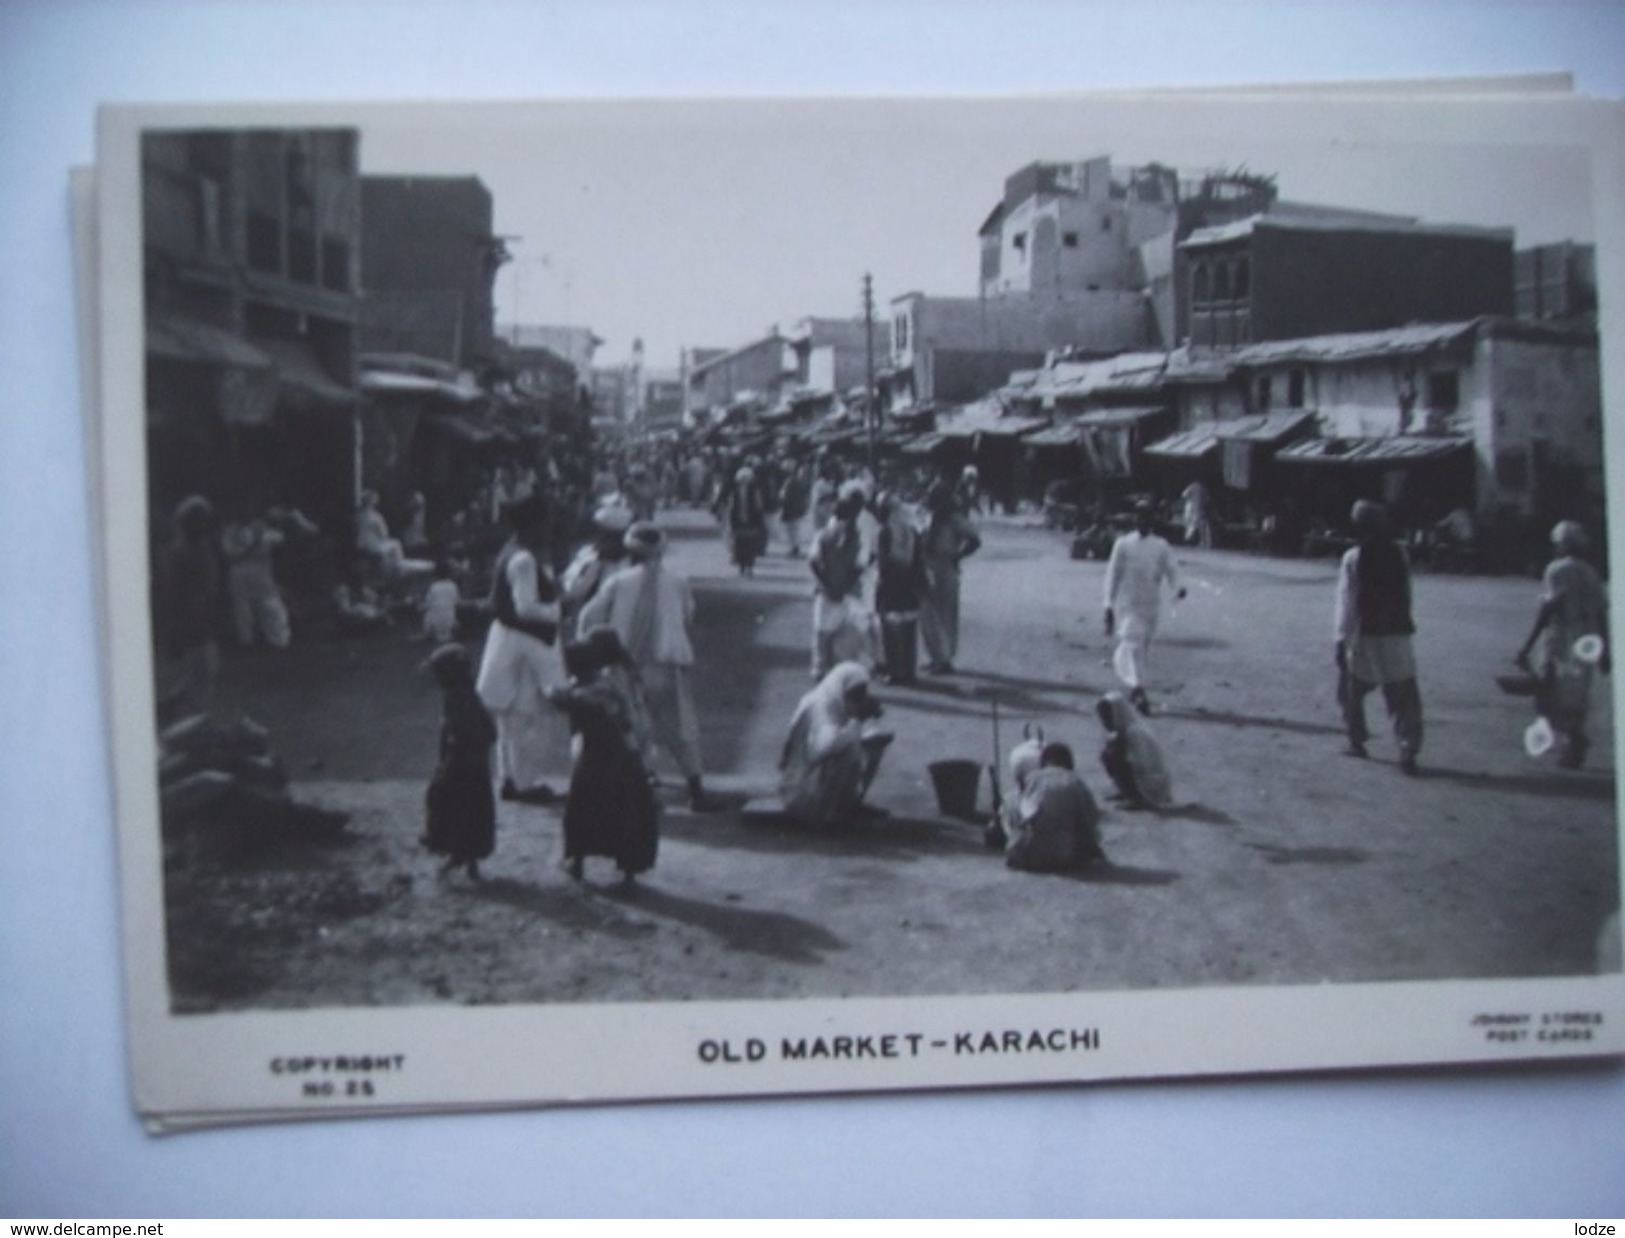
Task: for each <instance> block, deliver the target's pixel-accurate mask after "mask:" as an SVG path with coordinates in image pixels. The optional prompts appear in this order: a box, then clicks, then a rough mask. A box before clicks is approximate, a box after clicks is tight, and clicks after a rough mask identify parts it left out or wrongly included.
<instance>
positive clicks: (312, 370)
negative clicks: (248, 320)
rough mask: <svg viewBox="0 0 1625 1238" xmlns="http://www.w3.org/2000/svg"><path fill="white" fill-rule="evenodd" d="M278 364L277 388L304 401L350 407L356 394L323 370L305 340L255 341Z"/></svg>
mask: <svg viewBox="0 0 1625 1238" xmlns="http://www.w3.org/2000/svg"><path fill="white" fill-rule="evenodd" d="M254 345H255V347H257V348H262V349H264V350H265V352H266V353H268V354H269V355H270V357H271V360H273V361H274V362H276V373H277V385H278V387H279V389H288V390H291V391H292V392H293V394H294V395H295V397H296V398H297V397H303V398H304V399H307V400H310V401H312V402H314V403H317V404H333V405H338V404H349V403H351V402H352V401H354V400H355V398H356V393H355V392H354V391H353V390H351V389H350V388H348V387H345V386H342V385H341V384H339V383H338V382H337V381H335V380H334V378H333V376H332V375H330V374H329V373H328V372H327V371H326V370H324V369H323V368H322V364H321V362H320V361H318V360H317V359H316V352H315V350H314V349H313V348H311V346H310V345H309V344H307V343H305V341H303V340H279V339H270V338H261V339H256V340H254Z"/></svg>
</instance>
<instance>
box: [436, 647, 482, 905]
mask: <svg viewBox="0 0 1625 1238" xmlns="http://www.w3.org/2000/svg"><path fill="white" fill-rule="evenodd" d="M429 670H430V671H431V672H432V673H433V675H434V677H435V682H436V683H438V684H439V685H440V692H441V699H442V712H441V717H440V760H439V762H438V763H437V764H436V765H435V770H434V777H433V778H431V779H430V780H429V792H428V795H427V797H426V799H427V804H426V807H427V810H428V828H427V829H426V830H425V831H424V834H423V845H424V846H425V847H427V848H428V849H429V850H430V851H432V852H434V853H435V854H436V855H443V856H445V857H446V863H445V865H444V867H443V868H442V869H441V871H442V872H450V871H451V870H452V869H454V868H465V869H466V870H467V871H468V875H469V876H470V877H474V878H478V877H479V875H480V866H479V862H480V861H481V860H483V859H485V857H486V856H488V855H490V854H491V852H492V850H493V849H494V847H495V844H496V797H495V796H494V795H493V794H492V791H491V749H492V747H493V746H494V745H495V744H496V739H497V728H496V724H495V723H494V722H492V721H491V715H490V714H488V713H487V712H486V711H485V706H484V705H483V704H481V702H480V698H479V695H478V694H477V693H476V692H475V691H474V669H473V664H472V663H471V662H470V661H469V657H468V651H467V650H466V649H464V648H463V647H462V646H461V645H441V646H440V648H438V649H436V650H435V651H434V652H433V653H432V654H430V655H429Z"/></svg>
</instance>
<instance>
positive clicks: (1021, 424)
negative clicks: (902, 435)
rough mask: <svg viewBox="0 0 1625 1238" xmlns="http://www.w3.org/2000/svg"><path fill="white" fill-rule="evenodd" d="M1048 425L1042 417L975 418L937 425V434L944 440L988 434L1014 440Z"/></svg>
mask: <svg viewBox="0 0 1625 1238" xmlns="http://www.w3.org/2000/svg"><path fill="white" fill-rule="evenodd" d="M1048 424H1049V422H1048V420H1047V419H1046V418H1043V417H994V418H982V417H975V418H966V419H962V420H958V421H954V422H950V423H946V424H944V423H939V424H938V425H937V433H939V434H941V435H942V436H943V437H944V438H971V437H974V436H975V435H978V434H990V435H992V436H993V437H994V438H1014V437H1016V436H1017V435H1021V434H1027V433H1030V432H1031V431H1033V430H1039V429H1042V428H1043V427H1044V426H1046V425H1048Z"/></svg>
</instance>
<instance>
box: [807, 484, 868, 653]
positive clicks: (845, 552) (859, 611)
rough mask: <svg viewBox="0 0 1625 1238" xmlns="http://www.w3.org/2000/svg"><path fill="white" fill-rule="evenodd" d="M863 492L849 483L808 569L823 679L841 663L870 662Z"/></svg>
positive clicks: (815, 546)
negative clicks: (860, 526) (813, 584)
mask: <svg viewBox="0 0 1625 1238" xmlns="http://www.w3.org/2000/svg"><path fill="white" fill-rule="evenodd" d="M862 512H863V490H862V488H861V487H859V486H857V485H855V484H853V483H850V482H849V483H847V484H846V485H845V486H843V487H842V492H841V495H840V497H839V498H838V499H837V500H836V502H835V507H834V509H833V513H832V514H831V516H830V518H829V523H828V524H826V525H825V526H824V527H823V528H822V529H820V530H819V533H818V537H817V539H816V540H815V541H814V542H813V550H812V554H811V555H810V556H808V559H807V566H808V567H809V568H811V569H812V574H813V580H814V581H815V582H816V589H815V592H814V594H813V656H812V674H813V678H814V679H822V678H823V677H824V676H825V675H827V674H828V673H829V671H830V669H831V668H832V667H834V666H835V665H836V664H837V663H839V662H862V663H867V662H868V660H869V653H870V650H869V648H868V645H869V621H868V616H867V614H866V612H865V610H864V605H863V572H864V567H865V564H864V559H863V535H862V534H861V533H860V532H859V530H858V517H859V515H860V514H862Z"/></svg>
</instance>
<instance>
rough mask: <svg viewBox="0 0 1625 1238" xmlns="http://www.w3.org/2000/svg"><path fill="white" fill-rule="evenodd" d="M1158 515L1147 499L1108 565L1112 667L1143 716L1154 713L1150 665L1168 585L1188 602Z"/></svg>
mask: <svg viewBox="0 0 1625 1238" xmlns="http://www.w3.org/2000/svg"><path fill="white" fill-rule="evenodd" d="M1155 516H1156V511H1155V509H1154V508H1153V507H1152V505H1151V504H1150V503H1149V502H1148V501H1145V500H1141V501H1140V502H1139V503H1138V504H1136V505H1135V508H1134V525H1135V527H1134V530H1133V531H1132V532H1130V533H1125V534H1123V536H1122V537H1120V538H1118V539H1117V541H1116V542H1115V543H1114V544H1113V546H1112V555H1111V561H1110V562H1109V563H1107V565H1106V635H1107V636H1114V635H1115V636H1116V638H1117V651H1116V653H1114V654H1113V656H1112V666H1113V668H1114V669H1115V670H1116V671H1117V676H1118V678H1119V679H1121V680H1122V681H1123V684H1124V686H1125V687H1127V688H1128V690H1129V700H1130V701H1132V702H1133V703H1134V707H1135V708H1136V709H1138V710H1139V711H1140V712H1141V713H1142V714H1149V713H1150V712H1151V701H1150V698H1149V697H1147V696H1146V690H1145V685H1146V661H1147V656H1148V655H1149V653H1150V650H1151V642H1152V639H1153V638H1154V637H1155V636H1156V634H1157V623H1158V620H1159V619H1160V618H1161V616H1162V587H1163V585H1164V584H1166V585H1167V586H1168V587H1169V588H1170V589H1172V590H1173V591H1174V596H1175V597H1176V598H1178V599H1183V598H1184V596H1185V589H1184V586H1182V585H1181V584H1180V583H1179V573H1178V570H1177V569H1176V568H1175V566H1174V553H1173V550H1172V549H1171V548H1170V547H1169V545H1168V543H1167V541H1166V540H1164V539H1163V538H1161V537H1159V536H1158V535H1157V534H1156V533H1155V532H1153V531H1152V530H1153V527H1154V521H1155Z"/></svg>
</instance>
